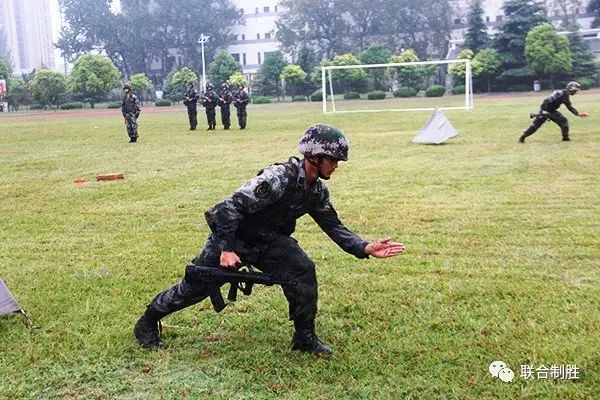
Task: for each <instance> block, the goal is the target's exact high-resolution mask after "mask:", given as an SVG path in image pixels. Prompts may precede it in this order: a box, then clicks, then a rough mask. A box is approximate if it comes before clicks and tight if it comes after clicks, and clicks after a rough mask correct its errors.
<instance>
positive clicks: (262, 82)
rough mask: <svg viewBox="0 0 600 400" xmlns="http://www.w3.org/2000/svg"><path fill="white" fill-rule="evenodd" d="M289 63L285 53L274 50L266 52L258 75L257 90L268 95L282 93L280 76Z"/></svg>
mask: <svg viewBox="0 0 600 400" xmlns="http://www.w3.org/2000/svg"><path fill="white" fill-rule="evenodd" d="M286 65H287V61H285V58H283V53H281V52H280V51H273V52H270V53H265V60H264V62H263V64H262V65H261V66H260V70H259V71H258V77H257V82H256V84H257V88H256V89H257V91H258V92H259V93H260V94H263V95H266V96H273V95H275V96H277V99H279V96H280V95H281V80H280V78H279V76H280V75H281V72H282V71H283V68H284V67H285V66H286Z"/></svg>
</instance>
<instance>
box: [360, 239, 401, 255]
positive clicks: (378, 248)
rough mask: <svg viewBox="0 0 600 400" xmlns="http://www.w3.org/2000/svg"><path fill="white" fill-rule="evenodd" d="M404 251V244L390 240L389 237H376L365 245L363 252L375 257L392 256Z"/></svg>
mask: <svg viewBox="0 0 600 400" xmlns="http://www.w3.org/2000/svg"><path fill="white" fill-rule="evenodd" d="M402 252H404V244H403V243H398V242H392V239H391V238H385V239H377V240H374V241H372V242H371V243H369V244H368V245H367V247H365V253H367V254H368V255H370V256H373V257H376V258H388V257H394V256H397V255H398V254H401V253H402Z"/></svg>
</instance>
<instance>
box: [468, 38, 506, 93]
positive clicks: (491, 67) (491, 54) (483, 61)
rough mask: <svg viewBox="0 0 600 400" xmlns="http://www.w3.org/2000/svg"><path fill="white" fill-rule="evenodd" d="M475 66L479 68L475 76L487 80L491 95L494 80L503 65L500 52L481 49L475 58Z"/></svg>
mask: <svg viewBox="0 0 600 400" xmlns="http://www.w3.org/2000/svg"><path fill="white" fill-rule="evenodd" d="M473 64H474V65H476V66H477V68H476V69H475V70H474V74H473V76H475V77H477V78H482V79H486V81H487V90H488V93H491V92H492V83H491V82H492V78H493V77H495V76H496V74H497V73H498V71H499V70H500V67H501V65H502V62H501V61H500V56H498V52H497V51H496V50H494V49H487V48H486V49H481V50H479V51H478V52H477V54H475V57H473Z"/></svg>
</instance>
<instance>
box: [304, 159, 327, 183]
mask: <svg viewBox="0 0 600 400" xmlns="http://www.w3.org/2000/svg"><path fill="white" fill-rule="evenodd" d="M312 157H316V158H317V162H314V161H313V160H311V159H310V158H308V157H306V158H305V159H306V161H307V162H309V163H310V164H311V165H312V166H314V167H316V168H317V174H318V176H319V178H321V179H327V178H326V177H325V176H324V175H323V171H322V168H323V156H312ZM312 157H311V158H312Z"/></svg>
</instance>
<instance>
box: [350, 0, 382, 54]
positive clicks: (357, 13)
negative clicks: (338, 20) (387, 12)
mask: <svg viewBox="0 0 600 400" xmlns="http://www.w3.org/2000/svg"><path fill="white" fill-rule="evenodd" d="M385 1H386V0H353V1H352V4H351V6H349V7H347V12H348V17H349V18H348V20H349V23H348V30H349V34H350V36H351V37H352V38H353V39H356V41H353V42H355V43H357V44H358V47H357V48H356V50H358V51H363V50H364V49H365V45H366V43H365V40H366V39H367V38H368V37H369V36H373V35H375V34H380V33H381V19H382V15H381V10H382V9H383V4H384V3H385Z"/></svg>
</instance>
